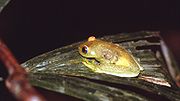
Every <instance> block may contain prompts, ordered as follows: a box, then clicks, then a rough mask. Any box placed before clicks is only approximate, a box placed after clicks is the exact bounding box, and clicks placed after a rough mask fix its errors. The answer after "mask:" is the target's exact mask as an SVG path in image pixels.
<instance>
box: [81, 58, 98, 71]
mask: <svg viewBox="0 0 180 101" xmlns="http://www.w3.org/2000/svg"><path fill="white" fill-rule="evenodd" d="M82 63H83V64H84V65H85V66H87V67H88V68H90V69H91V70H92V71H96V68H97V66H98V65H99V63H98V62H97V61H96V60H94V59H83V61H82Z"/></svg>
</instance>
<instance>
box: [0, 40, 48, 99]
mask: <svg viewBox="0 0 180 101" xmlns="http://www.w3.org/2000/svg"><path fill="white" fill-rule="evenodd" d="M0 59H1V61H2V62H3V63H4V65H5V67H6V68H7V70H8V73H9V77H8V78H7V80H6V86H7V88H8V89H9V91H10V92H11V93H13V94H14V95H15V97H16V98H17V99H19V100H22V101H45V99H44V97H43V96H41V95H40V94H39V93H38V92H37V91H36V90H35V89H34V88H33V87H32V86H31V85H30V83H29V82H28V79H27V73H26V71H25V70H24V68H22V67H21V66H20V65H19V64H18V62H17V61H16V59H15V58H14V56H13V55H12V53H11V52H10V50H9V49H8V48H7V47H6V45H5V44H4V43H3V42H2V40H0Z"/></svg>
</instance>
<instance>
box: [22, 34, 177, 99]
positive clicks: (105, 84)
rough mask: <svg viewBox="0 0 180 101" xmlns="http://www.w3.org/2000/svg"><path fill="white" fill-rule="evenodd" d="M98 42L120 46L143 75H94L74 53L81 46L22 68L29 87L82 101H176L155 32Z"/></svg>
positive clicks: (116, 37)
mask: <svg viewBox="0 0 180 101" xmlns="http://www.w3.org/2000/svg"><path fill="white" fill-rule="evenodd" d="M100 39H102V40H106V41H111V42H113V43H116V44H121V45H122V46H123V47H125V48H126V49H127V50H128V51H129V52H131V53H132V54H133V56H134V57H135V58H136V59H137V60H138V61H139V62H140V64H141V65H142V66H143V67H144V71H143V72H141V73H140V75H139V76H138V77H136V78H121V77H117V76H113V75H108V74H103V73H102V74H100V73H94V72H92V71H91V70H90V69H88V68H87V67H86V66H84V65H83V64H82V63H81V57H80V55H79V53H78V50H77V49H78V46H79V44H80V43H82V42H78V43H74V44H71V45H68V46H65V47H62V48H58V49H55V50H53V51H51V52H48V53H44V54H42V55H40V56H37V57H35V58H33V59H30V60H29V61H27V62H25V63H23V64H22V66H24V67H25V69H26V70H27V71H28V73H29V78H30V80H31V82H32V84H33V85H35V86H38V87H42V88H45V89H49V90H52V91H56V92H60V93H64V94H67V95H71V96H74V97H77V98H81V99H84V100H89V101H90V100H98V101H104V100H108V101H109V100H118V99H119V98H120V99H124V100H133V101H134V100H138V101H141V100H157V99H165V100H168V99H169V100H174V101H177V100H180V96H179V94H180V90H179V88H178V87H177V85H176V84H175V79H173V78H172V76H171V74H169V71H168V70H169V69H168V67H167V65H166V64H167V62H166V61H164V60H166V59H164V58H163V57H164V54H163V53H164V52H163V50H162V48H161V47H162V41H163V40H162V39H161V38H160V36H159V32H147V31H142V32H136V33H121V34H117V35H111V36H105V37H102V38H100ZM174 68H176V69H177V66H176V67H174ZM177 74H179V73H177Z"/></svg>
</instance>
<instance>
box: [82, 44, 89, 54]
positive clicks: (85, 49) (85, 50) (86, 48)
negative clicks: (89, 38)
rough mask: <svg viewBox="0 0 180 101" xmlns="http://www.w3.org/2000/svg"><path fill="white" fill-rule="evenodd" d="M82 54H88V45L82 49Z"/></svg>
mask: <svg viewBox="0 0 180 101" xmlns="http://www.w3.org/2000/svg"><path fill="white" fill-rule="evenodd" d="M82 52H83V53H84V54H86V53H87V52H88V47H87V46H86V45H84V46H83V47H82Z"/></svg>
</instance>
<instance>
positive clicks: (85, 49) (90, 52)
mask: <svg viewBox="0 0 180 101" xmlns="http://www.w3.org/2000/svg"><path fill="white" fill-rule="evenodd" d="M95 41H96V38H95V37H94V36H91V37H89V38H88V41H86V42H85V43H83V44H81V45H80V46H79V53H80V54H81V55H82V56H83V57H86V58H96V52H95V50H94V45H95V44H94V43H95Z"/></svg>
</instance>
